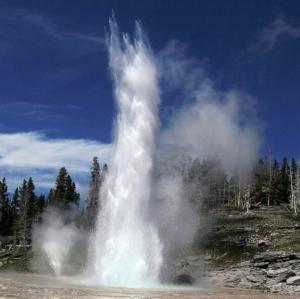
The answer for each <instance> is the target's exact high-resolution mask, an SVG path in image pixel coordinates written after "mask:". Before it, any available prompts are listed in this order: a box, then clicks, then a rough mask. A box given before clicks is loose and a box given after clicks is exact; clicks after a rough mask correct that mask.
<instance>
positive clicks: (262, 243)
mask: <svg viewBox="0 0 300 299" xmlns="http://www.w3.org/2000/svg"><path fill="white" fill-rule="evenodd" d="M257 245H258V247H264V246H268V242H267V241H266V240H263V239H261V240H258V242H257Z"/></svg>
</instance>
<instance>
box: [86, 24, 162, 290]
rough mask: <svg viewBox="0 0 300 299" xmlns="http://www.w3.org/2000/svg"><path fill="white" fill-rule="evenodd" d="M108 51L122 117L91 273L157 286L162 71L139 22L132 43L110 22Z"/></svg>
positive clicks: (109, 280) (110, 280)
mask: <svg viewBox="0 0 300 299" xmlns="http://www.w3.org/2000/svg"><path fill="white" fill-rule="evenodd" d="M108 48H109V62H110V68H111V72H112V75H113V78H114V84H115V98H116V103H117V106H118V115H117V119H116V133H115V142H114V150H113V157H112V162H111V164H110V170H109V173H108V175H107V177H106V179H105V182H104V186H103V188H102V192H101V205H102V208H101V210H100V212H99V215H98V220H97V227H96V232H95V235H94V236H92V238H91V239H92V241H91V244H92V245H91V248H90V257H89V261H90V265H89V267H88V273H89V276H90V277H91V279H92V280H93V281H97V283H98V284H100V285H113V286H133V287H137V286H151V285H157V284H158V283H159V274H160V268H161V264H162V244H161V241H160V239H159V236H158V232H157V228H156V226H155V225H154V224H153V223H151V222H150V221H149V218H148V217H147V211H148V203H149V200H150V193H151V190H150V186H151V175H152V158H153V157H152V156H153V150H154V139H155V132H156V129H157V123H158V104H159V102H160V99H159V88H158V80H157V74H156V67H155V63H154V59H153V56H152V54H151V50H150V49H149V47H148V46H147V44H146V43H145V40H144V38H143V32H142V30H141V27H140V25H139V24H138V23H137V24H136V35H135V38H134V42H131V41H130V39H129V37H128V36H127V35H126V34H124V35H123V37H122V39H121V38H120V37H119V32H118V28H117V24H116V22H115V21H114V20H110V38H109V44H108Z"/></svg>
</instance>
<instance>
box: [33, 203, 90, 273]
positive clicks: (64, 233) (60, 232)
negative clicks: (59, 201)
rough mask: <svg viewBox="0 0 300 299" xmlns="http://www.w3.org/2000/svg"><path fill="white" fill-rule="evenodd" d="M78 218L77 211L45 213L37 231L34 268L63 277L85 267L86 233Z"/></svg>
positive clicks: (34, 242)
mask: <svg viewBox="0 0 300 299" xmlns="http://www.w3.org/2000/svg"><path fill="white" fill-rule="evenodd" d="M76 217H78V210H76V209H75V208H74V209H70V210H68V211H67V210H65V211H61V210H58V209H55V208H49V209H48V210H47V211H46V212H45V213H44V214H43V219H42V223H41V224H39V225H37V226H36V227H35V228H34V230H33V252H34V257H35V258H34V260H33V265H32V266H33V269H35V270H37V271H40V272H46V273H49V272H50V273H51V272H52V273H53V274H55V275H57V276H60V275H66V274H69V275H70V274H74V273H76V272H77V271H78V270H79V269H80V268H81V267H82V266H83V263H84V259H85V257H84V254H85V245H84V244H85V241H86V239H85V238H86V237H85V236H86V234H85V233H84V232H83V231H82V230H80V229H79V228H78V227H77V226H76V225H75V218H76ZM75 255H76V256H75Z"/></svg>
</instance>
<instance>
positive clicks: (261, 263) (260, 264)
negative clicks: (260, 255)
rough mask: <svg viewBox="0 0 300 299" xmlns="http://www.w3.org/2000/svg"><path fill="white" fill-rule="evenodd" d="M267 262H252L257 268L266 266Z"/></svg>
mask: <svg viewBox="0 0 300 299" xmlns="http://www.w3.org/2000/svg"><path fill="white" fill-rule="evenodd" d="M268 266H269V263H268V262H260V263H254V264H253V267H257V268H264V269H265V268H268Z"/></svg>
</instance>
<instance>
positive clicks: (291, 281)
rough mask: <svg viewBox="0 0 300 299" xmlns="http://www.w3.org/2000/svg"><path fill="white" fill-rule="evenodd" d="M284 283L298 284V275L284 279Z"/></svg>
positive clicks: (299, 283)
mask: <svg viewBox="0 0 300 299" xmlns="http://www.w3.org/2000/svg"><path fill="white" fill-rule="evenodd" d="M286 284H290V285H300V276H293V277H290V278H288V279H287V280H286Z"/></svg>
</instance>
